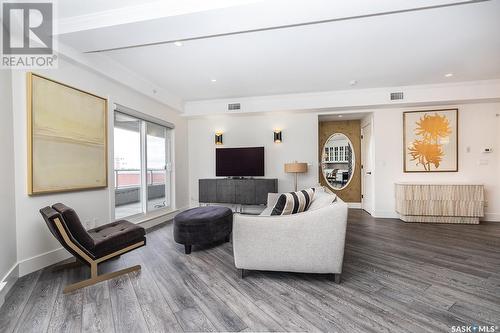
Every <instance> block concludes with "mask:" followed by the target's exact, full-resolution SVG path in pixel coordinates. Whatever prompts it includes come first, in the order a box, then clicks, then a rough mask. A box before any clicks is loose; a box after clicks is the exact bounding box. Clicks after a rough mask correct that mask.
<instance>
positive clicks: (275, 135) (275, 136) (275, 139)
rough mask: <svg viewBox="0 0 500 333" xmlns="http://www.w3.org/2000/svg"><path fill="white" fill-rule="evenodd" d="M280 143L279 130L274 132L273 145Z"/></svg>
mask: <svg viewBox="0 0 500 333" xmlns="http://www.w3.org/2000/svg"><path fill="white" fill-rule="evenodd" d="M282 141H283V139H282V136H281V130H274V143H281V142H282Z"/></svg>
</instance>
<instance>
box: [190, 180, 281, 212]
mask: <svg viewBox="0 0 500 333" xmlns="http://www.w3.org/2000/svg"><path fill="white" fill-rule="evenodd" d="M198 185H199V187H198V195H199V199H198V201H199V202H200V203H228V204H239V205H265V204H266V203H267V194H268V193H278V179H270V178H255V179H229V178H215V179H200V180H199V182H198Z"/></svg>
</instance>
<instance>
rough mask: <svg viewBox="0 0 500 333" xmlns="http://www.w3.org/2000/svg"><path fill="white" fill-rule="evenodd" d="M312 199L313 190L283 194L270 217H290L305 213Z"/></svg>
mask: <svg viewBox="0 0 500 333" xmlns="http://www.w3.org/2000/svg"><path fill="white" fill-rule="evenodd" d="M313 198H314V188H310V189H307V190H302V191H298V192H290V193H283V194H281V195H280V197H279V198H278V201H277V202H276V204H275V205H274V207H273V210H272V212H271V215H290V214H296V213H301V212H304V211H306V210H307V209H308V208H309V206H310V205H311V202H312V201H313Z"/></svg>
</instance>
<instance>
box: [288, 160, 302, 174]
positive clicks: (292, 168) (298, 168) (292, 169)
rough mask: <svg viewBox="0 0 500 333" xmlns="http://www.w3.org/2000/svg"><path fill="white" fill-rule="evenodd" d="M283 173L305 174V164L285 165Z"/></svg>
mask: <svg viewBox="0 0 500 333" xmlns="http://www.w3.org/2000/svg"><path fill="white" fill-rule="evenodd" d="M285 172H287V173H304V172H307V163H301V162H300V163H299V162H293V163H285Z"/></svg>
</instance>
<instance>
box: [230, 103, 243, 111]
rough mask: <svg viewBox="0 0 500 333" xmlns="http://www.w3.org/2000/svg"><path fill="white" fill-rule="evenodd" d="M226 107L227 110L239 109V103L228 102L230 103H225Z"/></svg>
mask: <svg viewBox="0 0 500 333" xmlns="http://www.w3.org/2000/svg"><path fill="white" fill-rule="evenodd" d="M227 109H228V110H229V111H234V110H240V109H241V104H240V103H230V104H228V105H227Z"/></svg>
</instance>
